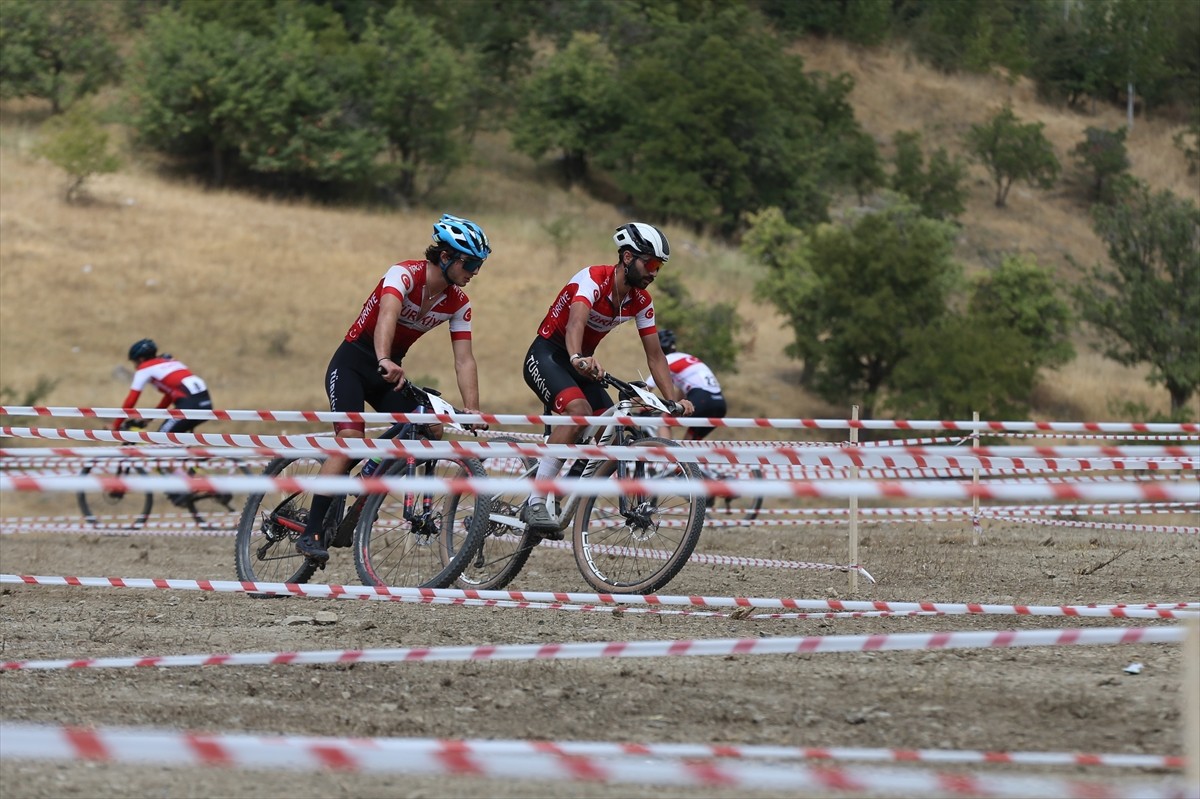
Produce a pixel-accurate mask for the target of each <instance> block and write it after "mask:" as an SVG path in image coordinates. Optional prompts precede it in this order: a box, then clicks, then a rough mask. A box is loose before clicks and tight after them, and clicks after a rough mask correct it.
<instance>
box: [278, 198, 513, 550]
mask: <svg viewBox="0 0 1200 799" xmlns="http://www.w3.org/2000/svg"><path fill="white" fill-rule="evenodd" d="M491 252H492V251H491V246H490V245H489V244H488V238H487V236H486V235H485V234H484V232H483V230H482V229H481V228H480V227H479V225H477V224H475V223H474V222H471V221H470V220H467V219H463V218H462V217H457V216H452V215H450V214H443V215H442V217H441V218H440V219H439V220H438V221H437V222H436V223H435V224H434V226H433V243H432V244H430V245H429V246H428V247H427V248H426V249H425V258H424V260H415V261H401V262H400V263H398V264H395V265H394V266H392V267H391V268H390V269H388V271H387V272H386V273H385V274H384V276H383V277H382V278H381V279H380V281H379V283H378V285H376V286H375V290H374V291H373V292H371V295H370V296H369V297H367V300H366V302H365V303H363V307H362V311H360V312H359V315H358V318H357V319H356V320H354V324H352V325H351V326H350V329H349V330H348V331H347V332H346V336H345V340H343V341H342V343H341V344H340V345H339V346H338V348H337V350H336V351H335V352H334V353H333V357H332V358H331V359H330V361H329V368H328V370H327V371H326V373H325V392H326V393H327V394H328V395H329V408H330V410H333V411H338V412H343V413H361V412H362V411H364V410H366V405H367V404H370V406H371V407H372V408H374V409H375V410H376V411H379V412H381V413H406V412H408V411H411V410H413V409H414V408H415V407H416V400H415V399H413V398H412V397H411V396H410V395H409V394H408V393H407V392H404V393H400V389H402V388H403V387H404V384H405V379H404V367H403V366H402V365H401V364H402V363H403V362H404V356H405V354H406V353H407V352H408V349H409V347H411V346H412V344H413V342H415V341H416V340H417V339H418V338H420V337H421V336H423V335H424V334H426V333H428V332H429V331H430V330H432V329H433V328H435V327H437V326H438V325H440V324H442V323H449V328H450V345H451V348H452V349H453V351H454V372H455V375H456V376H457V379H458V391H459V394H461V395H462V403H463V410H464V411H466V412H467V413H478V412H479V410H478V409H479V373H478V367H477V366H476V363H475V355H474V353H473V351H472V349H471V300H470V299H469V298H468V297H467V294H466V292H464V291H463V288H464V287H465V286H466V285H467V284H468V283H470V282H471V280H472V278H474V277H475V275H477V274H479V269H480V267H482V266H483V262H484V260H485V259H486V258H487V257H488V256H489V255H490V254H491ZM333 429H334V433H335V434H336V435H337V436H338V438H341V439H345V438H362V437H363V436H364V435H365V425H364V424H363V423H362V422H337V423H335V424H334V426H333ZM350 465H351V461H350V459H349V458H347V457H345V456H341V455H334V456H330V457H329V458H327V459H326V460H325V462H324V463H322V464H321V469H320V472H319V474H321V475H340V474H345V473H346V472H347V471H348V470H349V467H350ZM332 501H333V497H331V496H327V495H324V494H314V495H313V501H312V507H311V508H310V509H309V516H308V521H307V523H306V526H305V530H304V534H303V535H302V536H301V537H300V538H299V539H297V541H296V549H297V551H299V552H300V553H301V554H302V555H304V556H305V557H307V558H309V559H311V560H314V561H316V562H317V563H319V564H320V565H321V566H324V564H325V561H326V560H327V559H328V558H329V550H328V549H327V548H326V547H327V543H328V542H326V541H325V540H324V536H323V535H322V532H323V531H322V530H321V525H322V522H323V521H324V518H325V514H326V512H327V511H328V510H329V505H330V503H331V502H332Z"/></svg>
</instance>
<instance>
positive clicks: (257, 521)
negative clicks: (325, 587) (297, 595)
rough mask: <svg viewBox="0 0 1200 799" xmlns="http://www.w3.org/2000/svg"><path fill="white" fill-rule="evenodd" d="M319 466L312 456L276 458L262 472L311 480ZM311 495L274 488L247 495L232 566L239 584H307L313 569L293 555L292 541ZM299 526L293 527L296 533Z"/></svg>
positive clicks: (294, 542)
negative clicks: (234, 568) (235, 570)
mask: <svg viewBox="0 0 1200 799" xmlns="http://www.w3.org/2000/svg"><path fill="white" fill-rule="evenodd" d="M320 468H321V462H320V461H319V460H317V459H315V458H275V459H274V460H272V461H271V462H270V463H268V464H267V468H266V469H264V470H263V474H264V475H267V476H269V477H312V476H314V475H316V473H317V471H318V470H319V469H320ZM310 505H312V494H309V493H292V492H288V491H284V490H282V489H274V490H272V491H271V492H270V493H267V494H251V495H250V496H248V497H246V504H245V505H244V506H243V508H242V517H241V520H240V521H239V522H238V529H237V538H236V542H235V545H234V565H235V566H236V567H237V576H238V579H239V580H242V581H244V582H268V583H306V582H308V580H309V578H310V577H312V576H313V573H314V572H316V570H317V565H316V564H315V563H313V562H312V561H311V560H308V559H307V558H305V557H304V556H303V555H301V554H300V553H299V552H297V551H296V539H297V538H298V537H299V535H300V533H301V532H302V531H303V529H304V525H305V524H306V523H307V521H308V509H309V506H310ZM297 528H298V529H297Z"/></svg>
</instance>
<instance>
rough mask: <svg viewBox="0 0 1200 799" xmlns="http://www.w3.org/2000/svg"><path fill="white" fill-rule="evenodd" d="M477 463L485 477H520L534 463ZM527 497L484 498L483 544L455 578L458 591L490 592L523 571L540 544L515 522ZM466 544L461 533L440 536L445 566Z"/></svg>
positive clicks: (501, 459) (506, 458)
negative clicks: (486, 502)
mask: <svg viewBox="0 0 1200 799" xmlns="http://www.w3.org/2000/svg"><path fill="white" fill-rule="evenodd" d="M516 441H517V439H515V438H508V437H505V436H500V437H497V438H493V439H492V440H491V443H493V444H510V443H515V442H516ZM479 462H480V464H481V465H482V466H483V470H484V474H486V475H487V476H488V477H521V476H522V475H525V474H530V473H531V470H532V469H534V468H536V467H537V460H535V459H534V458H527V457H522V456H519V455H496V456H494V457H491V458H481V459H480V461H479ZM528 497H529V492H528V491H527V490H517V491H513V492H510V493H506V494H495V495H492V496H490V497H488V499H489V500H490V502H491V510H490V511H489V513H488V520H487V522H486V523H485V527H484V533H483V541H482V543H481V545H480V547H479V550H478V552H477V553H476V555H475V557H473V558H471V559H470V560H469V561H467V565H466V568H464V569H463V571H462V574H460V575H459V576H458V580H457V585H458V587H459V588H473V589H476V590H479V591H494V590H497V589H500V588H503V587H504V586H506V585H508V584H509V583H510V582H512V581H513V578H515V577H516V576H517V574H518V573H520V571H521V569H522V568H524V567H525V562H526V561H527V560H529V555H530V553H531V552H533V548H534V547H536V546H537V545H538V544H539V543H540V542H541V538H539V537H537V536H534V535H532V534H530V533H526V532H525V531H524V526H523V525H522V524H521V523H520V520H519V518H518V517H519V514H520V511H521V506H522V505H524V504H525V500H526V499H528ZM467 543H468V542H467V536H466V535H464V534H463V531H462V530H459V529H457V528H452V529H451V530H449V531H448V532H447V534H446V535H444V536H442V545H443V550H442V558H443V560H444V561H445V562H447V563H448V562H450V561H451V560H453V558H454V556H455V555H456V554H457V553H458V552H459V550H461V549H462V548H463V546H464V545H467Z"/></svg>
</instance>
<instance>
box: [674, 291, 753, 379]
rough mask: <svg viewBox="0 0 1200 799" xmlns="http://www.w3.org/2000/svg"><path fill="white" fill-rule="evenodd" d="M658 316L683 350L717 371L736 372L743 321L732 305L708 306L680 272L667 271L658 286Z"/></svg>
mask: <svg viewBox="0 0 1200 799" xmlns="http://www.w3.org/2000/svg"><path fill="white" fill-rule="evenodd" d="M654 289H655V290H654V313H655V316H656V317H657V319H658V326H659V327H660V328H667V329H669V330H673V331H675V334H676V335H677V336H678V337H679V340H680V341H681V342H687V343H686V344H682V343H681V344H680V346H681V348H684V349H686V350H687V351H688V352H689V353H691V354H692V355H695V356H696V357H697V358H699V359H700V360H702V361H704V362H705V363H707V364H708V365H709V366H710V367H711V368H712V369H713V370H714V371H717V372H722V371H724V372H736V371H737V355H738V344H737V334H738V331H739V330H740V329H741V327H742V318H741V316H739V315H738V312H737V306H736V305H734V304H733V303H732V302H717V303H713V304H711V305H707V304H704V303H701V302H697V301H696V300H695V299H693V297H692V295H691V294H690V293H689V292H688V290H687V287H686V286H685V285H684V284H683V280H682V278H680V276H679V273H678V272H666V273H664V275H663V277H662V278H660V279H659V280H656V281H655V283H654Z"/></svg>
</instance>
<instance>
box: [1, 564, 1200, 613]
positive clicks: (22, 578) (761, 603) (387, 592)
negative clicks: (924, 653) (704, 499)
mask: <svg viewBox="0 0 1200 799" xmlns="http://www.w3.org/2000/svg"><path fill="white" fill-rule="evenodd" d="M3 584H22V585H32V586H76V587H81V588H149V589H158V590H173V591H211V592H214V593H235V594H240V593H257V594H280V595H293V596H312V597H336V596H357V597H365V596H373V595H378V596H390V597H438V598H443V599H500V600H509V599H511V600H516V601H519V602H574V603H589V604H608V605H653V606H672V605H688V606H691V607H736V608H788V609H791V610H832V611H838V612H842V611H889V612H892V613H907V612H909V611H922V612H934V613H945V614H948V615H962V614H966V615H999V616H1070V617H1079V618H1119V619H1125V618H1156V619H1172V618H1179V617H1180V614H1178V613H1176V611H1200V602H1144V603H1137V604H1116V605H989V604H982V603H964V602H884V601H882V600H872V601H857V600H841V599H793V598H786V599H773V598H767V597H717V596H685V595H668V594H644V595H643V594H589V593H578V592H570V591H567V592H564V591H478V590H474V589H459V588H402V587H395V586H370V585H320V584H312V585H309V584H301V583H272V582H261V581H260V582H249V581H246V582H243V581H236V580H184V579H175V578H162V577H157V578H152V577H76V576H51V575H40V576H39V575H28V574H0V585H3ZM1134 611H1137V612H1136V613H1135V612H1134ZM1141 611H1151V613H1148V614H1146V613H1141Z"/></svg>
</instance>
